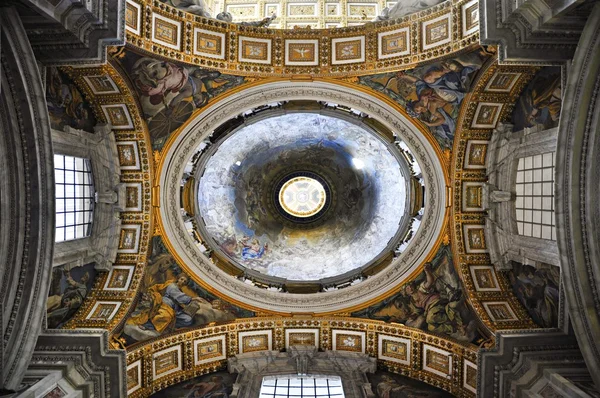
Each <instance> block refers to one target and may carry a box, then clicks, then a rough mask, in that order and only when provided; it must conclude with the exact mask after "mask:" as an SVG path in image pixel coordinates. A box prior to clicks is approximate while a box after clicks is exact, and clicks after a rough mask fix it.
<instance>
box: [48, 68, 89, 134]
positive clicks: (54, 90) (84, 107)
mask: <svg viewBox="0 0 600 398" xmlns="http://www.w3.org/2000/svg"><path fill="white" fill-rule="evenodd" d="M46 102H47V103H48V113H49V114H50V126H51V127H52V128H53V129H56V130H64V128H65V126H69V127H73V128H75V129H79V130H84V131H87V132H88V133H93V132H94V126H95V125H96V117H95V116H94V113H93V111H92V107H91V105H90V103H89V102H87V101H86V100H85V99H84V97H83V93H82V92H81V91H80V90H79V89H78V88H77V86H76V85H75V83H74V82H73V80H71V78H70V77H69V76H67V74H66V73H64V72H62V71H60V70H59V69H58V68H57V67H55V66H51V67H48V68H46Z"/></svg>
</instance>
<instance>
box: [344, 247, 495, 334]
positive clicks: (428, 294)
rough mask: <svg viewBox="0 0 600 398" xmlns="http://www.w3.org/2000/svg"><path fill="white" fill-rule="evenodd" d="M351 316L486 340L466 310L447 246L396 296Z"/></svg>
mask: <svg viewBox="0 0 600 398" xmlns="http://www.w3.org/2000/svg"><path fill="white" fill-rule="evenodd" d="M352 316H355V317H360V318H370V319H377V320H381V321H386V322H395V323H401V324H404V325H406V326H410V327H413V328H417V329H421V330H425V331H428V332H434V333H438V334H443V335H447V336H449V337H452V338H454V339H456V340H459V341H465V342H472V343H475V344H481V343H482V342H483V341H485V340H486V339H487V337H484V336H483V335H482V334H481V331H480V330H481V325H480V324H479V322H478V319H477V316H476V315H475V313H474V312H473V310H472V309H471V308H470V306H469V303H468V300H467V296H466V295H465V293H464V286H463V285H462V282H461V281H460V278H459V276H458V273H457V272H456V269H455V268H454V263H453V261H452V251H451V249H450V246H448V245H443V246H442V247H440V249H439V250H438V252H437V254H436V255H435V257H434V258H433V259H432V260H431V262H429V263H427V264H425V267H424V269H423V271H422V272H421V273H420V274H419V275H417V277H416V278H415V279H413V280H411V281H409V282H408V283H406V284H405V285H404V286H403V287H402V289H401V290H400V292H398V293H397V294H395V295H393V296H391V297H388V298H386V299H384V300H382V301H381V302H379V303H377V304H375V305H372V306H371V307H368V308H366V309H364V310H361V311H357V312H353V313H352Z"/></svg>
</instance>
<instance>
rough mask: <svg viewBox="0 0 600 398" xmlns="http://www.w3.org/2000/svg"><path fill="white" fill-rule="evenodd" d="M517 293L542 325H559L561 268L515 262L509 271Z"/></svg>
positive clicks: (528, 310)
mask: <svg viewBox="0 0 600 398" xmlns="http://www.w3.org/2000/svg"><path fill="white" fill-rule="evenodd" d="M508 277H509V280H510V282H511V285H512V288H513V291H514V292H515V295H516V296H517V298H518V299H519V301H520V302H521V304H523V306H524V307H525V308H526V309H527V312H529V315H530V316H531V317H532V318H533V320H534V321H535V322H536V323H537V324H538V325H540V326H541V327H545V328H551V327H557V326H558V307H559V303H560V295H559V286H560V270H559V268H558V267H555V266H546V267H544V268H539V269H536V268H534V267H532V266H530V265H524V264H520V263H513V269H512V270H511V271H510V272H509V273H508Z"/></svg>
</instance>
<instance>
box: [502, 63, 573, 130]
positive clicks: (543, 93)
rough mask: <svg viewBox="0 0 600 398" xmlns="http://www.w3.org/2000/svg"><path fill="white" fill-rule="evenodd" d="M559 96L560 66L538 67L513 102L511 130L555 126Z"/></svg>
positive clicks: (559, 103)
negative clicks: (514, 102)
mask: <svg viewBox="0 0 600 398" xmlns="http://www.w3.org/2000/svg"><path fill="white" fill-rule="evenodd" d="M561 98H562V96H561V72H560V67H559V66H546V67H544V68H542V69H540V70H539V71H538V72H537V73H536V75H535V76H534V78H533V79H532V80H531V82H529V84H528V85H527V87H525V90H523V92H522V93H521V96H520V97H519V99H518V100H517V103H516V104H515V110H514V111H513V114H512V118H511V120H512V123H513V131H521V130H523V129H524V128H525V127H534V126H541V127H542V128H543V129H549V128H553V127H557V126H558V118H559V117H560V109H561V107H562V99H561Z"/></svg>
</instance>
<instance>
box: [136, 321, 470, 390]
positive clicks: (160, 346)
mask: <svg viewBox="0 0 600 398" xmlns="http://www.w3.org/2000/svg"><path fill="white" fill-rule="evenodd" d="M294 336H295V337H294ZM309 341H312V343H309ZM292 342H294V343H295V344H299V346H300V347H306V348H307V349H308V347H309V346H310V345H313V346H314V349H313V350H316V349H317V348H318V349H319V350H321V351H325V353H317V354H314V355H317V356H318V355H321V356H324V357H329V358H334V357H338V356H339V357H344V358H348V360H350V361H351V360H352V359H351V358H359V357H360V358H362V355H363V354H365V357H366V358H367V357H371V358H375V359H377V360H378V366H379V367H382V368H384V369H388V370H389V371H392V372H395V373H399V374H402V375H406V376H410V377H411V378H415V379H418V380H422V381H424V382H425V383H428V384H430V385H433V386H435V387H439V388H442V389H444V390H446V391H449V392H451V393H452V394H454V395H455V396H459V397H474V396H475V393H474V392H475V388H476V379H475V375H476V374H477V365H476V363H477V347H476V346H474V345H471V344H461V343H456V342H454V341H451V340H450V339H444V338H442V337H439V336H437V335H433V334H429V333H427V332H423V331H421V330H418V329H412V328H409V327H406V326H403V325H400V324H388V323H385V322H381V321H370V320H364V319H358V318H340V317H318V318H312V317H309V316H303V317H284V318H282V317H263V318H252V319H238V320H236V321H234V322H231V323H227V324H222V325H217V326H209V327H205V328H201V329H193V330H188V331H183V332H180V333H177V334H172V335H169V336H166V337H163V338H161V339H160V340H154V341H149V342H146V343H144V344H142V345H137V346H135V347H134V348H132V349H130V350H128V354H127V364H128V366H127V369H128V371H127V376H128V392H129V396H130V397H132V398H139V397H148V396H150V395H151V394H153V393H154V392H157V391H159V390H162V389H164V388H166V387H168V386H171V385H173V384H177V383H180V382H182V381H185V380H188V379H192V378H194V377H196V376H199V375H202V374H206V373H211V372H214V371H216V370H219V369H222V368H223V367H224V366H225V364H226V363H227V361H226V360H225V358H233V357H235V356H238V359H237V360H236V359H230V361H233V362H230V368H231V366H233V368H232V369H233V370H235V369H238V368H239V369H243V367H242V366H241V365H242V364H244V363H245V362H244V361H243V360H242V359H240V358H246V357H250V358H252V360H251V363H249V364H248V366H250V368H251V369H254V367H256V366H258V368H257V369H255V370H256V371H259V370H260V369H261V367H260V366H261V365H260V364H262V363H264V365H267V364H268V363H270V362H272V361H273V360H277V356H278V355H279V356H284V357H286V360H285V361H286V363H287V362H288V358H287V355H288V354H279V353H275V356H273V350H275V351H279V350H282V349H284V348H286V349H289V350H291V351H292V352H295V351H294V349H295V348H297V347H295V346H294V344H291V343H292ZM300 343H303V344H300ZM309 350H310V349H309ZM240 354H241V355H240ZM290 355H292V356H293V355H295V354H294V353H292V354H290ZM310 363H313V364H314V363H315V362H314V361H312V362H311V361H310V360H309V365H310ZM232 364H234V365H232ZM235 364H239V366H237V365H235ZM295 364H296V362H294V370H295V367H296V365H295ZM236 366H237V368H236ZM269 369H271V368H269ZM278 370H279V371H281V369H278ZM275 373H277V371H275ZM275 373H274V372H273V370H271V371H270V374H275Z"/></svg>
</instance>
